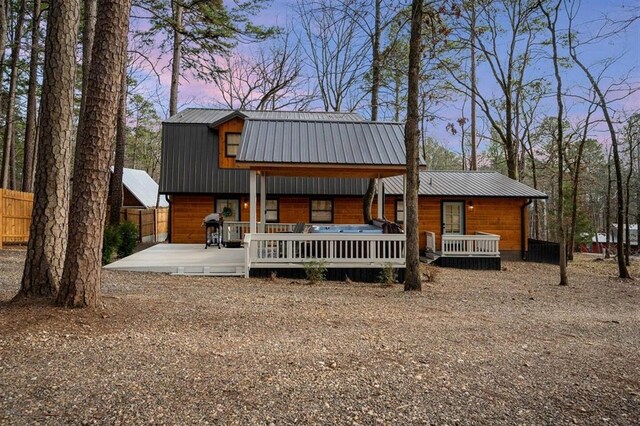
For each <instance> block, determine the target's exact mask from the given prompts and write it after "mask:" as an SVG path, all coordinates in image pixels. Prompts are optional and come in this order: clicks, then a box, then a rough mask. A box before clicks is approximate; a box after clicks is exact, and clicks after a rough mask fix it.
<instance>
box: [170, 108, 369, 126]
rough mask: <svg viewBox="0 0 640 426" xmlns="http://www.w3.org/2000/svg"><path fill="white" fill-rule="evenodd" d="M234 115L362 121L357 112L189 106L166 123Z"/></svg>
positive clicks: (210, 120) (209, 120)
mask: <svg viewBox="0 0 640 426" xmlns="http://www.w3.org/2000/svg"><path fill="white" fill-rule="evenodd" d="M234 116H243V117H247V118H256V119H275V120H309V121H312V120H327V121H362V120H363V119H362V117H361V116H360V115H359V114H357V113H355V112H321V111H249V110H234V109H215V108H187V109H185V110H183V111H180V112H179V113H178V114H176V115H174V116H172V117H169V118H168V119H166V120H165V121H164V122H165V123H184V124H209V125H211V124H214V123H218V124H219V123H221V122H224V121H227V120H228V119H231V118H233V117H234Z"/></svg>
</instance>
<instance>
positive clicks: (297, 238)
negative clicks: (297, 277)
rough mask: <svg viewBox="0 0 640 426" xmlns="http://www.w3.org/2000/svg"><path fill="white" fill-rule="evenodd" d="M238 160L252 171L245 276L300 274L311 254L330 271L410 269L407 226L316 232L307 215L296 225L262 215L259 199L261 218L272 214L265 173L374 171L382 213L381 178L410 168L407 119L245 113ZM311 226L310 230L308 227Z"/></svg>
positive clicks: (356, 174) (354, 174) (358, 174)
mask: <svg viewBox="0 0 640 426" xmlns="http://www.w3.org/2000/svg"><path fill="white" fill-rule="evenodd" d="M302 135H304V137H303V136H302ZM266 147H269V149H266ZM236 164H238V165H241V166H242V167H245V168H248V169H249V173H250V180H249V183H250V184H249V208H250V214H249V224H248V233H244V237H243V243H244V251H245V259H244V265H245V276H246V277H249V276H263V275H265V274H266V273H269V271H275V272H276V273H281V272H285V273H290V272H293V273H294V274H299V273H300V272H301V271H302V270H303V269H304V268H305V266H307V265H309V264H310V263H311V262H320V263H321V264H322V266H323V267H325V268H327V269H328V270H332V272H331V273H330V275H336V274H338V275H339V274H341V273H344V274H345V275H350V274H349V271H353V270H370V271H369V272H372V273H373V274H375V275H377V271H378V270H380V269H382V268H387V267H392V268H396V269H398V270H402V273H403V272H404V268H405V264H406V260H405V243H406V238H405V235H404V233H400V234H383V233H382V231H380V232H379V233H366V232H363V231H362V230H361V229H358V228H357V225H356V227H352V228H349V229H342V230H337V229H336V231H335V232H332V231H331V226H332V225H331V224H323V227H324V228H326V230H324V232H314V230H313V228H317V227H314V226H311V224H305V223H304V221H301V222H300V223H298V224H296V225H297V226H296V225H294V224H267V223H265V221H264V220H262V221H261V222H258V220H257V218H258V209H257V206H258V205H259V206H260V218H265V217H266V204H267V203H266V200H267V194H268V192H269V188H268V187H267V176H286V177H290V178H293V179H295V178H297V177H325V178H336V177H345V178H362V179H372V178H373V179H376V180H377V191H376V192H377V212H375V213H377V214H374V215H375V216H377V217H379V218H382V217H383V208H384V207H383V206H384V191H383V179H385V178H388V177H392V176H404V173H405V153H404V135H403V128H402V125H400V124H398V123H372V122H326V123H325V122H317V121H316V122H306V121H299V122H291V121H288V122H279V121H273V120H247V121H246V122H245V129H244V131H243V134H242V138H241V141H240V148H239V153H238V156H237V158H236ZM258 187H259V189H260V190H259V192H258ZM258 199H259V200H260V202H259V203H258ZM237 225H240V226H242V224H237ZM237 225H236V226H237ZM360 226H366V225H365V224H360ZM309 227H311V228H312V229H311V232H305V231H308V230H309ZM240 231H241V232H242V231H243V230H240ZM227 232H229V231H227ZM236 232H237V231H236ZM352 274H353V272H351V275H352ZM369 275H371V274H369ZM342 278H344V277H342Z"/></svg>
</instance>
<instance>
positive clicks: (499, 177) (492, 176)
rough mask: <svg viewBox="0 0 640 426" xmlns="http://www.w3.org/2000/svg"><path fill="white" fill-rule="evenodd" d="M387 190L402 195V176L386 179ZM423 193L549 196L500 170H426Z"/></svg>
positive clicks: (388, 192)
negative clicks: (499, 171)
mask: <svg viewBox="0 0 640 426" xmlns="http://www.w3.org/2000/svg"><path fill="white" fill-rule="evenodd" d="M385 193H386V194H388V195H401V194H402V177H401V176H400V177H398V176H396V177H392V178H388V179H385ZM418 194H420V195H426V196H452V197H513V198H547V195H546V194H545V193H544V192H540V191H538V190H536V189H533V188H531V187H530V186H528V185H525V184H524V183H521V182H518V181H516V180H513V179H511V178H509V177H507V176H505V175H503V174H501V173H498V172H482V171H426V172H421V173H420V189H419V191H418Z"/></svg>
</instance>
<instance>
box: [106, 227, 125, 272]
mask: <svg viewBox="0 0 640 426" xmlns="http://www.w3.org/2000/svg"><path fill="white" fill-rule="evenodd" d="M120 243H121V239H120V232H119V231H118V227H115V226H109V225H107V226H106V227H105V228H104V234H103V236H102V264H103V265H107V264H109V263H111V260H112V259H113V253H114V252H115V251H116V250H118V249H119V247H120Z"/></svg>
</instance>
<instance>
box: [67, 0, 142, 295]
mask: <svg viewBox="0 0 640 426" xmlns="http://www.w3.org/2000/svg"><path fill="white" fill-rule="evenodd" d="M130 10H131V0H99V2H98V8H97V12H98V13H97V20H96V32H95V34H96V36H95V41H94V45H93V51H92V55H91V56H92V59H91V67H90V69H89V81H88V85H87V93H86V108H85V117H84V120H83V121H82V123H83V124H82V126H83V127H82V128H81V129H80V130H79V132H78V133H79V134H80V135H81V139H79V140H78V141H77V142H76V163H75V169H74V172H73V182H74V184H73V193H72V198H71V200H72V202H71V208H70V211H69V216H70V224H69V241H68V245H67V257H66V259H65V264H64V272H63V275H62V281H61V283H60V291H59V292H58V304H59V305H62V306H66V307H97V306H98V305H99V304H100V301H101V297H100V272H101V269H102V264H101V259H102V235H103V233H104V225H105V219H106V217H105V213H106V207H107V194H108V187H109V166H110V165H111V157H112V148H113V139H114V137H115V126H116V118H117V117H116V116H117V109H118V108H117V105H118V100H119V96H120V92H121V89H120V88H121V83H122V80H121V79H122V71H123V67H122V64H123V63H124V61H125V57H126V54H127V52H126V45H127V43H126V41H127V32H128V28H129V13H130Z"/></svg>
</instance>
